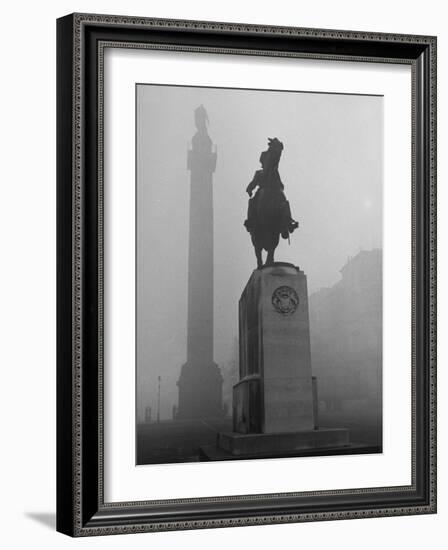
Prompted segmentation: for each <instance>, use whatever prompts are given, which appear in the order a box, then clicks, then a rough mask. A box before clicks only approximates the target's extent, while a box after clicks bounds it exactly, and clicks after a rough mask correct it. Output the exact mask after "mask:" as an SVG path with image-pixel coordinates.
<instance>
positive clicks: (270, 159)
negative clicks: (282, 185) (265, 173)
mask: <svg viewBox="0 0 448 550" xmlns="http://www.w3.org/2000/svg"><path fill="white" fill-rule="evenodd" d="M282 151H283V143H282V142H281V141H279V140H278V139H277V138H268V148H267V150H266V151H263V152H262V153H261V155H260V163H261V165H262V166H263V169H264V170H272V169H273V168H274V169H275V168H278V163H279V162H280V157H281V155H282Z"/></svg>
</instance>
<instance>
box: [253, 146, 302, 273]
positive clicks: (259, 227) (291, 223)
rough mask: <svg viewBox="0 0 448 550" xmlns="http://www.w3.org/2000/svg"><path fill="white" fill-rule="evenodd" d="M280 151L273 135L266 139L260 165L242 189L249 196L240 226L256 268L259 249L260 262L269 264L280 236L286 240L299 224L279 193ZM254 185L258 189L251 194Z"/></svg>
mask: <svg viewBox="0 0 448 550" xmlns="http://www.w3.org/2000/svg"><path fill="white" fill-rule="evenodd" d="M282 151H283V143H281V141H279V140H278V139H277V138H273V139H271V138H269V139H268V149H267V150H266V151H263V152H262V153H261V155H260V163H261V166H262V168H261V170H257V171H256V172H255V176H254V178H253V180H252V181H251V182H250V183H249V185H248V186H247V188H246V192H247V193H248V195H249V197H250V198H249V206H248V211H247V220H246V221H245V222H244V225H245V227H246V229H247V230H248V231H249V233H250V236H251V239H252V244H253V245H254V249H255V256H256V257H257V268H258V269H260V268H261V267H263V258H262V251H263V250H266V252H267V257H266V263H265V264H264V265H272V264H273V263H274V252H275V249H276V248H277V246H278V243H279V240H280V235H281V236H282V237H283V238H284V239H289V235H290V233H292V232H293V231H294V230H295V229H297V227H298V226H299V224H298V222H296V221H295V220H293V219H292V217H291V209H290V206H289V202H288V201H287V199H286V196H285V194H284V192H283V189H284V185H283V183H282V181H281V179H280V174H279V172H278V164H279V162H280V157H281V154H282ZM256 187H258V190H257V192H256V193H255V195H254V196H253V197H252V192H253V191H254V189H255V188H256Z"/></svg>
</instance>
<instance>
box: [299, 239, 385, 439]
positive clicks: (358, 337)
mask: <svg viewBox="0 0 448 550" xmlns="http://www.w3.org/2000/svg"><path fill="white" fill-rule="evenodd" d="M341 275H342V278H341V280H340V281H339V282H337V283H336V284H335V285H334V286H332V287H330V288H324V289H321V290H319V291H317V292H315V293H314V294H312V295H311V296H310V326H311V353H312V362H313V374H314V375H315V376H316V377H317V380H318V394H319V405H320V406H319V415H320V423H321V424H322V422H325V423H326V424H329V423H330V424H331V423H332V422H333V421H338V422H340V421H341V420H342V421H344V422H346V423H348V424H350V425H353V424H355V425H356V426H358V428H359V430H358V437H359V436H360V435H361V437H362V436H363V435H364V436H365V437H366V438H367V439H369V440H370V442H372V443H373V442H374V440H375V441H376V442H378V443H379V442H380V441H379V440H380V439H381V395H382V388H381V379H382V251H381V250H378V249H375V250H371V251H361V252H359V254H357V255H356V256H354V257H353V258H349V260H348V261H347V263H346V264H345V265H344V267H343V268H342V269H341Z"/></svg>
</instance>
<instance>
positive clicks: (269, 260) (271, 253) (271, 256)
mask: <svg viewBox="0 0 448 550" xmlns="http://www.w3.org/2000/svg"><path fill="white" fill-rule="evenodd" d="M274 251H275V248H270V249H269V250H268V255H267V257H266V265H272V264H273V263H274Z"/></svg>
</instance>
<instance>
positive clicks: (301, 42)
mask: <svg viewBox="0 0 448 550" xmlns="http://www.w3.org/2000/svg"><path fill="white" fill-rule="evenodd" d="M436 43H437V41H436V38H435V37H432V36H409V35H401V34H378V33H368V32H357V31H353V32H352V31H338V30H322V29H306V28H292V27H271V26H257V25H249V24H247V25H246V24H233V23H219V22H204V21H184V20H182V21H181V20H163V19H148V18H140V17H124V16H110V15H92V14H72V15H68V16H66V17H63V18H61V19H58V21H57V52H58V57H57V142H58V143H57V255H58V259H57V270H58V272H57V293H58V306H57V317H58V321H57V331H58V334H57V346H58V348H57V392H58V395H57V439H58V441H57V530H58V531H60V532H62V533H65V534H67V535H70V536H91V535H107V534H119V533H142V532H151V531H163V530H176V529H201V528H212V527H226V526H243V525H262V524H267V523H287V522H303V521H318V520H319V521H320V520H333V519H350V518H368V517H381V516H392V515H407V514H429V513H435V512H436ZM107 47H116V48H123V49H128V50H135V49H144V48H149V49H151V48H152V49H155V50H159V51H160V50H161V51H183V52H190V53H191V54H192V55H193V54H195V53H200V52H203V53H204V52H205V53H207V52H209V53H213V54H217V55H223V56H225V55H228V54H237V55H247V56H266V57H269V58H271V60H275V59H278V58H288V59H290V60H294V59H316V60H327V61H329V62H330V61H332V62H333V61H334V62H337V61H355V62H362V63H366V64H368V63H380V64H394V63H395V64H400V65H408V66H410V67H411V72H412V90H411V96H412V112H410V113H409V116H410V118H411V125H412V155H411V156H412V158H411V159H410V162H411V164H412V167H411V171H412V182H410V185H411V184H412V205H410V207H411V209H412V212H411V215H412V281H411V287H412V296H410V297H409V299H410V301H411V302H412V304H411V305H412V322H411V325H412V357H410V358H409V364H410V369H411V376H412V383H411V386H412V389H411V393H412V395H411V408H412V422H411V424H412V442H411V455H412V456H411V464H412V472H411V483H410V484H409V485H405V486H399V485H398V486H395V485H391V486H385V487H367V488H366V487H362V488H356V487H354V488H353V487H351V488H346V489H328V490H316V491H303V492H277V493H263V492H260V493H259V494H240V495H232V496H226V495H216V496H213V497H193V496H191V497H189V498H173V499H166V500H163V499H162V500H161V499H157V498H156V499H154V498H153V496H152V495H151V491H150V490H149V491H148V495H147V498H145V499H144V500H138V501H120V502H107V501H105V497H104V397H105V395H104V387H105V380H104V361H103V358H104V333H103V325H104V308H105V303H104V300H105V295H104V272H103V267H104V236H105V235H104V231H106V229H105V227H106V226H105V224H104V214H105V212H104V181H103V174H104V172H103V162H104V158H103V154H104V124H103V122H104V51H105V49H106V48H107ZM294 304H295V305H294V308H295V307H297V305H296V302H294ZM277 307H286V306H284V305H283V304H282V303H281V302H279V304H278V305H277ZM288 307H290V306H288ZM106 309H107V304H106ZM288 312H289V310H288ZM397 345H399V342H397ZM129 368H130V369H131V368H133V366H132V365H130V366H129Z"/></svg>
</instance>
